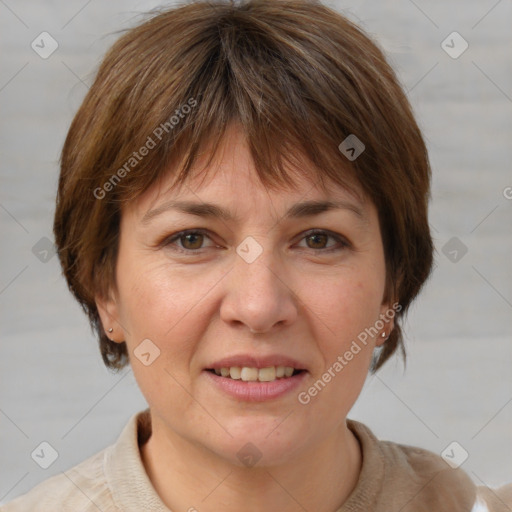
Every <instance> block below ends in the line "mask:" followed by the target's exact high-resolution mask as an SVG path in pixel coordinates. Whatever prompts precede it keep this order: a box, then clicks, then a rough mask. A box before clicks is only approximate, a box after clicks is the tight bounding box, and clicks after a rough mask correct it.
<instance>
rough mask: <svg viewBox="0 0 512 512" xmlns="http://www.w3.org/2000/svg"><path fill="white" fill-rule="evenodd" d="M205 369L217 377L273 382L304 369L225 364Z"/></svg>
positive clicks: (302, 371)
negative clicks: (224, 365)
mask: <svg viewBox="0 0 512 512" xmlns="http://www.w3.org/2000/svg"><path fill="white" fill-rule="evenodd" d="M206 370H207V371H208V372H210V373H213V374H215V375H217V376H218V377H222V378H225V379H230V380H238V381H243V382H274V381H277V380H284V379H289V378H291V377H295V376H296V375H299V374H300V373H304V372H305V371H306V370H304V369H300V368H293V367H292V366H267V367H265V368H256V367H250V366H226V367H221V368H207V369H206Z"/></svg>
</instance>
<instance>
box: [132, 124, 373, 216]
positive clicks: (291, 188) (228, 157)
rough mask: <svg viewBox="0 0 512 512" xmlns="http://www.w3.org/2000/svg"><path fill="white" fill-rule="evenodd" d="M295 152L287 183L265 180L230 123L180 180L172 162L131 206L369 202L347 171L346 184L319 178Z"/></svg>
mask: <svg viewBox="0 0 512 512" xmlns="http://www.w3.org/2000/svg"><path fill="white" fill-rule="evenodd" d="M211 156H213V158H212V159H211V161H210V162H209V160H210V157H211ZM294 157H295V158H294V159H293V161H294V162H295V161H297V162H298V163H297V164H295V165H291V164H290V163H289V162H286V163H285V165H284V166H285V168H286V172H287V173H288V174H289V175H290V176H291V178H292V183H291V184H283V183H279V182H278V181H277V180H275V181H272V180H266V181H265V182H263V181H262V179H261V178H260V176H259V174H258V171H257V169H256V167H255V165H254V162H253V159H252V155H251V152H250V148H249V147H248V145H247V141H246V138H245V136H244V134H243V132H242V130H240V129H239V128H238V126H237V125H231V126H230V128H228V130H227V131H226V133H225V134H224V137H223V138H222V139H221V143H220V144H219V145H218V146H217V147H216V148H214V149H213V148H211V147H210V146H208V145H205V146H204V148H203V149H202V151H201V152H200V154H199V155H198V157H197V159H196V161H195V162H194V165H193V166H192V168H191V171H190V174H189V175H188V176H187V178H186V179H185V180H184V181H183V182H182V183H178V182H177V180H176V176H177V175H178V172H177V171H179V167H180V164H178V165H174V166H173V167H172V168H170V169H169V170H168V172H167V173H165V175H164V176H163V179H161V180H160V182H159V183H158V184H155V185H154V186H153V187H150V189H148V190H147V191H146V192H145V193H144V194H143V195H142V196H141V197H139V199H138V200H137V201H135V202H134V203H131V205H129V206H130V209H131V210H132V211H134V210H136V213H137V216H138V217H140V218H143V217H144V216H147V214H148V212H150V211H155V210H157V209H158V208H159V207H165V206H166V205H167V206H168V205H169V203H172V202H173V201H175V200H177V199H182V200H185V199H186V200H188V201H194V202H208V203H216V204H223V205H226V208H230V207H229V205H232V206H233V207H234V208H235V209H236V210H237V211H238V210H240V211H243V210H253V209H255V208H256V209H260V210H261V208H262V207H265V208H266V207H271V208H273V209H274V210H275V211H276V212H280V211H281V210H282V209H283V208H284V207H285V206H286V205H291V204H295V203H298V202H301V203H304V202H307V201H310V202H311V201H317V202H318V201H321V200H323V201H333V202H336V201H338V202H339V201H342V202H345V203H347V204H352V205H354V206H355V207H357V208H358V209H360V210H364V208H365V206H368V202H369V201H368V198H367V197H366V196H365V195H364V193H363V191H362V189H361V187H360V186H359V184H357V183H356V182H355V181H354V179H351V178H350V177H349V175H348V172H345V173H344V181H346V182H347V183H348V184H349V186H348V187H347V186H343V185H341V184H339V183H335V182H333V181H332V180H330V179H327V178H324V180H320V179H319V178H318V176H317V173H316V172H315V168H314V165H313V164H312V163H311V162H309V161H308V160H307V159H306V158H305V157H304V158H302V157H301V156H300V153H299V152H297V153H296V154H295V155H294ZM208 162H209V164H208V165H207V163H208ZM264 205H265V206H264ZM218 216H221V215H218Z"/></svg>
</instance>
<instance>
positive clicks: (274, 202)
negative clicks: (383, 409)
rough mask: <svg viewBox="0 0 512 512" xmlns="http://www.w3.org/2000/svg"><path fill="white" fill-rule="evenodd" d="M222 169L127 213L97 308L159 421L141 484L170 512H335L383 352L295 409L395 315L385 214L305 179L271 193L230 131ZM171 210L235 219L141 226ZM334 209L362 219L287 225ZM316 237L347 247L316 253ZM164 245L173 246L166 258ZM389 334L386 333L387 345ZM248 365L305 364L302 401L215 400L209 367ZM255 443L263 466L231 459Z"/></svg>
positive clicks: (218, 165) (171, 216) (219, 395)
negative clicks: (246, 246) (365, 396)
mask: <svg viewBox="0 0 512 512" xmlns="http://www.w3.org/2000/svg"><path fill="white" fill-rule="evenodd" d="M205 158H206V157H205ZM201 164H202V160H200V161H199V162H198V165H199V168H202V166H201ZM213 168H214V172H210V173H209V174H208V179H206V180H205V179H203V178H204V176H202V178H201V179H199V176H200V175H197V176H193V177H192V178H191V179H189V180H188V181H187V183H186V185H185V186H183V187H181V188H179V189H178V188H172V187H171V185H172V177H171V175H170V176H169V178H168V179H167V180H166V181H165V182H162V183H161V184H160V185H159V186H155V187H153V188H152V189H150V190H148V191H147V193H145V194H144V195H143V196H142V197H141V198H139V200H137V201H136V202H133V203H131V204H130V205H129V206H128V207H126V208H125V209H124V210H123V212H122V220H121V227H120V230H121V233H120V246H119V255H118V261H117V271H116V272H117V273H116V287H115V289H112V290H111V293H110V295H109V298H101V297H98V298H97V305H98V309H99V311H100V315H101V319H102V322H103V326H104V328H105V330H108V328H109V327H111V326H112V327H113V329H114V330H113V333H109V336H110V337H111V338H112V339H113V340H114V341H117V342H122V341H124V340H125V341H126V343H127V346H128V350H129V353H130V359H131V366H132V369H133V373H134V375H135V378H136V380H137V383H138V385H139V387H140V389H141V391H142V393H143V394H144V396H145V398H146V400H147V402H148V404H149V407H150V412H151V420H152V435H151V437H150V439H149V440H148V442H147V443H146V444H145V445H143V446H142V447H141V456H142V459H143V462H144V465H145V468H146V471H147V473H148V476H149V478H150V480H151V482H152V484H153V486H154V487H155V489H156V491H157V493H158V494H159V495H160V497H161V499H162V501H163V502H164V503H165V504H166V506H167V507H169V508H170V509H171V510H183V511H191V510H198V511H200V512H213V511H218V510H225V511H228V512H229V511H238V510H247V511H250V512H256V511H263V510H280V511H282V512H292V511H293V512H296V511H299V510H300V511H302V510H304V509H306V510H315V511H319V512H333V511H335V510H337V508H339V507H340V506H341V505H342V503H343V502H344V501H345V500H346V498H347V497H348V495H349V494H350V492H351V491H352V490H353V488H354V487H355V485H356V483H357V479H358V476H359V473H360V469H361V452H360V446H359V443H358V441H357V439H356V438H355V436H354V435H353V434H352V432H351V431H350V430H349V429H348V428H347V424H346V416H347V414H348V412H349V410H350V409H351V407H352V406H353V404H354V403H355V401H356V399H357V397H358V396H359V394H360V392H361V389H362V387H363V384H364V381H365V378H366V376H367V373H368V367H369V364H370V362H371V356H372V352H373V349H374V348H375V346H376V345H379V344H381V343H383V342H385V339H384V338H381V337H380V335H377V336H376V337H375V338H369V340H368V343H367V345H366V346H364V345H361V351H360V352H359V353H358V354H357V355H355V356H354V358H353V359H352V360H351V361H350V362H349V363H348V364H347V365H346V366H345V367H344V368H343V370H342V371H341V372H339V373H337V374H336V376H335V377H334V378H332V380H331V382H329V383H328V384H327V385H326V386H325V387H324V388H323V389H322V391H321V392H320V393H318V394H317V396H315V397H314V398H312V399H311V401H310V402H309V403H308V404H307V405H303V404H301V403H300V402H299V401H298V398H297V395H298V392H300V391H304V390H307V389H308V388H309V387H310V386H311V385H312V384H313V383H314V382H315V381H317V380H318V379H319V378H320V377H321V376H322V374H323V373H324V372H325V371H327V369H328V368H329V367H332V365H333V363H334V362H335V361H336V360H337V358H338V356H340V355H343V354H344V353H345V352H346V351H347V350H348V349H349V347H350V346H351V343H352V342H353V340H355V339H356V338H357V336H358V334H359V333H361V332H362V331H364V329H365V328H367V327H370V326H373V325H374V324H375V322H376V321H377V320H378V319H379V315H381V314H383V313H384V312H385V311H387V310H389V309H390V307H391V304H389V303H383V300H382V299H383V297H384V286H385V259H384V252H383V246H382V240H381V235H380V230H379V222H378V215H377V211H376V209H375V207H374V205H373V204H372V203H371V202H370V201H369V200H368V199H367V198H364V197H363V196H362V194H360V197H356V196H355V195H353V194H350V193H349V192H348V191H347V190H345V189H343V188H341V187H340V186H339V185H333V186H331V187H329V190H327V191H326V190H321V189H320V188H318V187H317V186H316V184H315V183H313V182H312V181H311V180H310V179H309V178H305V177H299V176H298V177H297V179H296V184H297V187H296V189H293V190H292V189H282V190H273V191H270V190H269V189H267V188H265V187H264V186H263V185H262V184H261V183H260V182H259V180H258V178H257V175H256V170H255V168H254V166H253V163H252V160H251V158H250V154H249V150H248V147H247V145H246V141H245V139H244V137H243V135H242V132H241V131H240V129H239V128H238V127H237V126H236V125H232V126H231V128H230V130H228V132H227V133H226V135H225V138H224V139H223V144H222V145H221V148H220V152H219V154H218V155H217V158H216V159H215V161H214V164H213ZM178 198H179V199H183V200H185V199H186V200H192V201H197V202H199V203H201V202H203V201H206V202H212V203H216V204H218V205H220V206H223V207H225V208H227V209H229V210H230V211H231V212H234V213H235V214H236V215H237V216H238V217H239V219H238V220H236V221H226V220H221V219H218V218H200V217H196V216H193V215H190V214H186V213H181V212H178V211H176V210H172V209H171V210H167V211H163V212H161V213H160V214H158V215H155V216H153V217H152V218H151V220H150V221H149V222H147V223H144V222H143V221H142V219H143V217H144V215H145V214H146V213H147V212H148V211H150V210H152V209H154V208H157V207H159V206H160V205H162V204H164V203H166V202H168V201H170V200H172V199H178ZM325 199H332V200H338V199H343V200H344V201H346V202H350V203H351V204H352V205H356V206H357V207H358V208H359V209H360V210H361V212H362V214H363V216H364V219H361V218H360V217H359V216H358V215H356V214H355V213H354V212H353V211H352V210H350V209H337V210H330V211H327V212H323V213H321V214H318V215H315V216H310V217H307V218H297V219H285V218H284V213H285V211H286V210H287V209H288V208H289V207H290V206H292V205H293V204H295V203H297V202H302V201H306V200H325ZM199 228H202V229H204V230H206V231H207V232H208V233H207V235H206V236H204V237H201V235H196V238H195V239H194V238H188V239H187V238H186V237H182V238H181V239H178V240H175V241H174V242H172V243H171V242H169V239H170V238H171V237H170V235H173V234H175V233H178V232H179V231H182V230H185V229H199ZM313 228H316V229H322V230H329V231H330V232H332V233H334V234H336V235H339V236H340V237H343V238H344V239H346V241H347V242H348V243H349V245H342V243H340V242H338V241H337V240H336V239H335V238H327V237H322V236H321V237H320V238H317V239H315V238H314V237H313V239H311V236H308V233H307V232H308V231H309V230H311V229H313ZM248 236H251V237H253V238H254V239H255V240H256V241H257V242H258V243H259V244H260V246H261V247H262V249H263V252H262V254H261V255H260V256H259V257H258V258H257V259H256V260H255V261H254V262H252V263H247V262H246V261H245V260H244V259H243V258H241V257H240V256H239V255H238V254H237V253H236V248H237V246H238V245H239V244H240V243H241V242H242V241H243V240H244V239H245V238H246V237H248ZM166 238H167V240H168V243H167V245H165V244H160V241H162V240H164V239H166ZM335 247H337V248H338V249H337V250H335V251H333V252H330V253H328V252H326V249H330V248H335ZM179 249H181V250H182V251H185V252H179ZM187 251H188V252H187ZM194 251H196V252H194ZM392 327H393V323H392V321H390V322H388V323H386V325H385V327H384V330H386V331H387V334H389V332H390V331H391V329H392ZM251 329H252V330H253V331H256V332H255V333H254V332H251ZM144 339H150V340H151V341H152V342H153V343H154V344H155V345H156V346H157V347H158V348H159V350H160V355H159V357H157V358H156V359H155V360H154V361H153V362H152V363H151V364H150V365H148V366H145V365H144V364H142V363H141V362H140V361H139V360H138V359H137V358H136V357H134V356H133V352H134V350H135V349H136V348H137V347H138V345H139V344H140V343H141V341H142V340H144ZM240 353H250V354H257V355H267V354H283V355H287V356H290V357H293V358H295V359H297V360H299V361H300V362H303V363H305V364H306V365H307V370H308V374H307V375H306V379H305V380H304V382H303V383H301V386H300V389H297V390H295V391H292V392H290V393H287V394H286V395H284V396H282V397H280V398H276V399H273V400H271V401H267V402H263V403H250V402H245V401H239V400H236V399H234V398H232V397H230V396H227V395H226V394H224V393H223V392H222V391H220V390H218V389H217V388H216V387H215V386H213V385H212V384H211V382H210V380H209V379H208V378H207V376H206V374H205V372H204V369H205V366H206V365H208V364H211V363H212V362H213V361H216V360H219V359H220V358H222V357H225V356H230V355H233V354H240ZM248 442H250V443H252V444H253V445H255V446H256V447H257V449H258V450H259V452H260V453H261V459H260V460H259V461H258V463H257V464H256V465H255V466H254V467H246V466H244V465H243V464H242V463H241V461H240V460H239V459H238V457H237V452H238V451H239V450H240V449H241V448H242V447H243V446H244V445H245V444H246V443H248Z"/></svg>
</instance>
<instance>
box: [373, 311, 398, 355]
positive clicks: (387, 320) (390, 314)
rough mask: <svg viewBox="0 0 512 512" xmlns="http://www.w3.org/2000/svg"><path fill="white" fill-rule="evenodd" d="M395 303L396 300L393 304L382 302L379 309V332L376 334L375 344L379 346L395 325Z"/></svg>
mask: <svg viewBox="0 0 512 512" xmlns="http://www.w3.org/2000/svg"><path fill="white" fill-rule="evenodd" d="M395 304H397V302H394V303H393V306H391V305H390V304H389V303H385V304H382V307H381V310H380V318H379V324H380V325H379V327H380V326H382V327H381V329H380V333H379V334H378V336H377V340H376V345H377V346H379V347H380V346H381V345H383V344H384V343H385V342H386V341H387V339H388V338H389V336H390V334H391V332H392V331H393V329H394V327H395V320H394V319H395V316H396V313H397V311H396V309H395V307H394V305H395Z"/></svg>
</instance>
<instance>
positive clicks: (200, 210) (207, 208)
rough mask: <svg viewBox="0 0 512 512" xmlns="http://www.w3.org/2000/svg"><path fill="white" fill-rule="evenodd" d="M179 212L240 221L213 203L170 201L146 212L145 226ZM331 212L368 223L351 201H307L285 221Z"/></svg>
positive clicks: (290, 210)
mask: <svg viewBox="0 0 512 512" xmlns="http://www.w3.org/2000/svg"><path fill="white" fill-rule="evenodd" d="M172 209H175V210H178V211H180V212H183V213H188V214H190V215H196V216H197V217H211V218H219V219H222V220H224V221H238V220H239V219H238V217H237V216H235V215H233V214H232V213H231V212H229V211H228V210H225V209H224V208H222V207H221V206H218V205H216V204H213V203H197V202H194V201H168V202H166V203H164V204H162V205H160V206H158V207H157V208H155V209H153V210H149V211H147V212H146V214H145V215H144V217H143V218H142V223H143V224H148V223H149V222H150V221H151V220H152V219H153V218H155V217H156V216H158V215H160V214H161V213H163V212H165V211H168V210H172ZM330 210H349V211H351V212H353V213H354V214H355V215H356V216H357V217H359V219H360V220H362V221H364V222H367V220H368V219H367V217H366V215H365V214H364V213H363V210H362V209H361V208H360V207H359V206H357V205H356V204H353V203H351V202H349V201H344V200H338V201H305V202H302V203H296V204H294V205H293V206H292V207H291V208H290V209H289V210H288V211H287V212H286V213H285V215H284V218H285V219H292V218H293V219H296V218H304V217H311V216H314V215H319V214H321V213H324V212H327V211H330Z"/></svg>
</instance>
